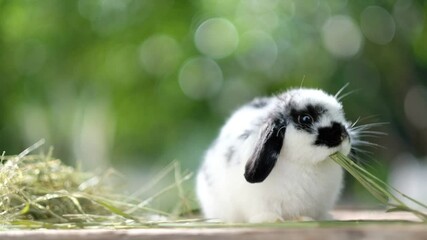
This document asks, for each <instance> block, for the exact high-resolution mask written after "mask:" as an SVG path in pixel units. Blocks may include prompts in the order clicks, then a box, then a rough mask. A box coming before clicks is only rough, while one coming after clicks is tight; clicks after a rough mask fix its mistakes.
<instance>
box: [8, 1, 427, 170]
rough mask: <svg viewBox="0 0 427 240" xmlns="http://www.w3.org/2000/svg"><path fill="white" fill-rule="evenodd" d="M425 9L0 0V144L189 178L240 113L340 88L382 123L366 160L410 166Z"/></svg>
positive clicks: (420, 139) (425, 114) (419, 120)
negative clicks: (402, 157)
mask: <svg viewBox="0 0 427 240" xmlns="http://www.w3.org/2000/svg"><path fill="white" fill-rule="evenodd" d="M426 14H427V4H426V3H425V2H424V1H422V0H381V1H380V0H363V1H346V0H325V1H322V0H304V1H300V0H298V1H297V0H200V1H173V0H158V1H149V0H120V1H118V0H78V1H77V0H76V1H72V0H68V1H56V0H44V1H35V0H1V1H0V53H1V54H0V74H1V85H0V99H1V100H0V110H1V115H0V145H1V146H2V149H4V150H5V151H7V152H8V153H16V152H19V151H20V150H21V149H24V148H25V147H26V146H29V145H31V144H32V143H34V142H36V141H37V140H39V139H40V138H46V140H47V142H48V145H53V146H54V147H55V153H56V155H58V156H61V158H63V159H72V160H74V159H76V160H79V161H81V162H82V164H83V165H84V166H86V167H88V168H96V167H103V166H106V165H108V164H110V162H112V163H113V165H115V166H118V167H119V168H120V167H123V168H125V167H127V168H130V169H132V168H133V166H135V165H155V164H165V163H167V162H170V161H171V160H173V159H179V160H181V161H182V162H183V166H184V167H188V168H191V169H195V168H196V167H197V166H198V162H199V161H200V159H201V156H202V154H203V151H204V150H205V149H206V148H207V146H208V145H209V143H210V142H211V141H212V140H213V138H214V137H215V135H216V133H217V131H218V129H219V127H220V126H221V124H222V123H223V122H224V120H225V119H226V118H227V116H229V114H230V113H231V112H232V111H233V109H235V108H236V107H238V106H239V105H240V104H242V103H244V102H246V101H248V100H249V99H251V98H253V97H255V96H259V95H266V94H272V93H275V92H278V91H282V90H284V89H286V88H289V87H298V86H300V85H301V84H303V86H306V87H318V88H322V89H324V90H326V91H328V92H331V93H335V92H336V91H337V90H338V89H340V88H341V87H342V86H343V85H344V84H346V83H347V82H349V83H350V87H349V88H348V91H351V90H359V91H357V92H356V93H354V94H352V95H350V96H348V97H347V98H346V99H344V106H345V111H346V114H347V117H348V119H349V120H352V121H355V120H356V119H357V118H358V117H361V118H362V121H361V122H362V123H369V122H377V121H384V122H388V123H389V124H388V125H387V126H386V127H384V128H383V129H380V130H382V131H385V132H387V133H388V134H389V135H388V136H386V137H383V138H381V139H375V140H373V141H375V142H377V143H378V144H381V145H383V146H385V148H386V150H381V149H379V150H375V149H374V150H373V151H374V153H375V158H376V159H379V160H387V161H388V160H393V159H394V158H395V157H396V156H397V155H399V154H401V153H403V152H411V153H412V154H414V155H415V156H417V157H423V156H425V155H427V146H426V142H427V141H426V140H427V87H426V79H427V17H426V16H427V15H426ZM366 117H368V119H365V118H366ZM369 117H371V118H369ZM363 119H365V120H364V121H363ZM135 169H136V170H135V171H139V172H141V171H142V170H141V169H138V168H135Z"/></svg>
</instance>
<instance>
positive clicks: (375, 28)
mask: <svg viewBox="0 0 427 240" xmlns="http://www.w3.org/2000/svg"><path fill="white" fill-rule="evenodd" d="M360 27H361V29H362V32H363V34H364V35H365V37H366V38H367V39H369V40H370V41H372V42H374V43H377V44H381V45H383V44H387V43H389V42H390V41H391V40H392V39H393V37H394V34H395V32H396V24H395V23H394V19H393V17H392V16H391V15H390V14H389V13H388V12H387V11H386V10H385V9H384V8H381V7H378V6H369V7H367V8H365V10H363V12H362V14H361V16H360Z"/></svg>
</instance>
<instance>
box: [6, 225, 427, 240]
mask: <svg viewBox="0 0 427 240" xmlns="http://www.w3.org/2000/svg"><path fill="white" fill-rule="evenodd" d="M319 238H321V239H328V240H344V239H365V240H371V239H372V240H374V239H375V240H380V239H386V240H402V239H405V240H418V239H426V238H427V227H426V226H425V225H413V226H391V225H387V226H383V225H380V226H379V225H376V226H363V227H345V228H308V229H306V228H295V229H277V228H274V229H247V228H245V229H241V228H238V229H236V228H233V229H224V228H221V229H132V230H36V231H9V232H3V233H0V239H2V240H17V239H31V240H42V239H45V240H56V239H61V240H76V239H80V240H98V239H99V240H101V239H104V240H110V239H115V240H136V239H152V240H160V239H162V240H181V239H182V240H193V239H202V240H213V239H224V240H228V239H230V240H231V239H233V240H270V239H287V240H293V239H295V240H311V239H319Z"/></svg>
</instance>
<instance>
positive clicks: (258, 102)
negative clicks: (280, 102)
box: [249, 98, 270, 108]
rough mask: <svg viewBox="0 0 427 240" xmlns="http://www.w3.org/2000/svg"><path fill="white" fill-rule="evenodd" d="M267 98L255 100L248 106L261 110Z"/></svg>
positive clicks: (265, 104)
mask: <svg viewBox="0 0 427 240" xmlns="http://www.w3.org/2000/svg"><path fill="white" fill-rule="evenodd" d="M269 101H270V100H269V98H255V99H254V100H253V101H252V102H250V103H249V106H251V107H253V108H263V107H265V106H267V104H268V102H269Z"/></svg>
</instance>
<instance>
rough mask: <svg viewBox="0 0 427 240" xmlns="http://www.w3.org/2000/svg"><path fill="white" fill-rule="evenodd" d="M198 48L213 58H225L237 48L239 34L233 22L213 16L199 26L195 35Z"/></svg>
mask: <svg viewBox="0 0 427 240" xmlns="http://www.w3.org/2000/svg"><path fill="white" fill-rule="evenodd" d="M194 42H195V44H196V47H197V49H198V50H199V51H200V52H202V53H203V54H205V55H207V56H209V57H212V58H224V57H227V56H229V55H230V54H232V53H233V52H234V50H236V48H237V45H238V43H239V36H238V33H237V30H236V28H235V26H234V25H233V23H231V22H230V21H228V20H227V19H225V18H211V19H208V20H206V21H204V22H203V23H202V24H200V26H199V27H198V28H197V30H196V33H195V35H194Z"/></svg>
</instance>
